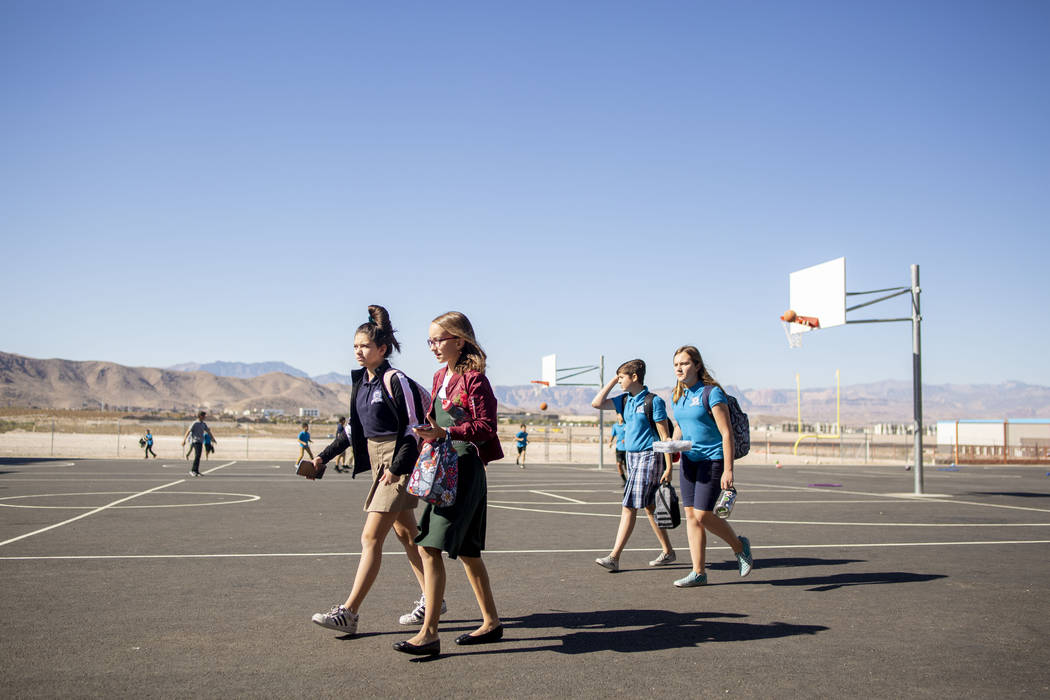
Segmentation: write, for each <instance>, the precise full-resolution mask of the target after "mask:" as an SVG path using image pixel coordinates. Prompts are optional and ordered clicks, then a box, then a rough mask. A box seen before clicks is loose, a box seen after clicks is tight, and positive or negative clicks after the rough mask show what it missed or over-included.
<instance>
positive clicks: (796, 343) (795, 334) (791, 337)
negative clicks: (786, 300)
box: [780, 309, 820, 348]
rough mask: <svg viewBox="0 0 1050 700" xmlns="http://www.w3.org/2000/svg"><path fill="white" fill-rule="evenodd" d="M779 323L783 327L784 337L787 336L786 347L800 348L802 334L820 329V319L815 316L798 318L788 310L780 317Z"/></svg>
mask: <svg viewBox="0 0 1050 700" xmlns="http://www.w3.org/2000/svg"><path fill="white" fill-rule="evenodd" d="M780 323H781V324H782V325H783V326H784V335H786V336H787V340H788V347H791V348H800V347H802V334H803V333H805V332H806V331H811V330H814V329H816V328H820V319H818V318H817V317H816V316H799V315H798V314H797V313H795V312H794V311H792V310H791V309H788V310H787V311H785V312H784V313H783V315H781V317H780Z"/></svg>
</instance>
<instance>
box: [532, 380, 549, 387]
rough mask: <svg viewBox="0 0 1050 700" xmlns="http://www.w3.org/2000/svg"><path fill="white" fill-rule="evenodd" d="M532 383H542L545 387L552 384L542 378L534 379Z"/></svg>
mask: <svg viewBox="0 0 1050 700" xmlns="http://www.w3.org/2000/svg"><path fill="white" fill-rule="evenodd" d="M530 383H531V384H540V385H542V386H545V387H549V386H550V385H551V383H550V382H545V381H543V380H542V379H533V380H532V381H531V382H530Z"/></svg>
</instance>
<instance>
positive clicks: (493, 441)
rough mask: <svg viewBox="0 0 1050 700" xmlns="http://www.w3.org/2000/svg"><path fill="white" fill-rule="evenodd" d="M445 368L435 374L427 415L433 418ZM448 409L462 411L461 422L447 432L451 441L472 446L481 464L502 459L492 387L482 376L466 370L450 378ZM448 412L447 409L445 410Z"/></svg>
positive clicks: (443, 379)
mask: <svg viewBox="0 0 1050 700" xmlns="http://www.w3.org/2000/svg"><path fill="white" fill-rule="evenodd" d="M446 372H448V367H442V368H441V369H439V370H438V371H437V372H435V373H434V389H433V391H431V392H430V393H431V396H432V397H433V398H432V400H431V403H430V408H429V409H428V410H427V415H430V416H432V415H434V402H435V401H439V400H440V399H439V398H438V392H439V391H440V390H441V385H442V384H443V383H444V382H445V373H446ZM446 400H447V401H448V404H446V405H447V406H448V407H449V408H451V409H453V411H454V409H455V408H456V407H460V408H462V409H463V414H464V416H463V418H462V419H460V420H459V421H457V422H456V424H455V425H453V426H452V427H450V428H448V434H449V436H451V437H452V439H453V440H462V441H464V442H469V443H471V444H472V445H474V447H475V448H477V450H478V457H480V458H481V463H482V464H488V463H489V462H493V461H495V460H497V459H502V458H503V447H502V446H501V445H500V443H499V439H497V437H496V395H495V394H493V393H492V385H491V384H489V380H488V379H487V378H486V377H485V375H484V374H482V373H481V372H475V371H474V370H467V371H466V372H465V373H463V374H453V375H452V379H451V380H449V383H448V395H447V397H446ZM446 410H448V409H446Z"/></svg>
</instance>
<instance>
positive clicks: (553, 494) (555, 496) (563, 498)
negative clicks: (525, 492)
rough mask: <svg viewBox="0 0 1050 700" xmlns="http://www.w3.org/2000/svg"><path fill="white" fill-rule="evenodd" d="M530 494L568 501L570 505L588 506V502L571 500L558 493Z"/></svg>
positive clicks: (537, 492) (536, 492)
mask: <svg viewBox="0 0 1050 700" xmlns="http://www.w3.org/2000/svg"><path fill="white" fill-rule="evenodd" d="M529 493H534V494H536V495H537V496H550V497H551V498H560V499H562V500H565V501H568V502H569V503H579V504H580V505H587V501H578V500H576V499H575V498H569V497H568V496H559V495H558V494H556V493H547V492H546V491H529Z"/></svg>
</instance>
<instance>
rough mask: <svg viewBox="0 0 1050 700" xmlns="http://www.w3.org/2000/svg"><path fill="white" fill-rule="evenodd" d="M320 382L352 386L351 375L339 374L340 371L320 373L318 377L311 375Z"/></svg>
mask: <svg viewBox="0 0 1050 700" xmlns="http://www.w3.org/2000/svg"><path fill="white" fill-rule="evenodd" d="M310 379H313V380H314V381H315V382H317V383H318V384H346V385H347V386H350V375H349V374H339V373H338V372H329V373H328V374H319V375H317V376H316V377H310Z"/></svg>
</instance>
